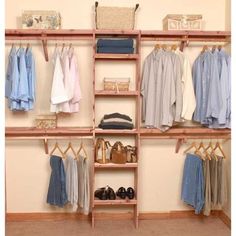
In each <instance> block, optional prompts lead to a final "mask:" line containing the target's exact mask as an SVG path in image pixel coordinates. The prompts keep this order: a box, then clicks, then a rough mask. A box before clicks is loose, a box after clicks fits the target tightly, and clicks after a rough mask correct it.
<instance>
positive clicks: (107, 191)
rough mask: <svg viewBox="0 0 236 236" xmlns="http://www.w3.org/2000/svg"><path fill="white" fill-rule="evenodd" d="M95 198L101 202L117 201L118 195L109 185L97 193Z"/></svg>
mask: <svg viewBox="0 0 236 236" xmlns="http://www.w3.org/2000/svg"><path fill="white" fill-rule="evenodd" d="M94 196H95V197H97V198H99V199H100V200H108V199H109V200H115V199H116V194H115V192H114V190H113V189H112V188H111V187H109V186H108V185H107V186H106V187H103V188H99V189H97V190H96V191H95V193H94Z"/></svg>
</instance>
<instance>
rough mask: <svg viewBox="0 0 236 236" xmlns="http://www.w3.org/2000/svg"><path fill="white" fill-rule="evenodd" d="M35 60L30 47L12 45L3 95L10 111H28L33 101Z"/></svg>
mask: <svg viewBox="0 0 236 236" xmlns="http://www.w3.org/2000/svg"><path fill="white" fill-rule="evenodd" d="M35 85H36V75H35V61H34V56H33V53H32V49H31V48H30V47H29V48H27V49H24V48H23V47H20V48H19V49H18V50H16V48H15V46H13V47H12V49H11V51H10V53H9V57H8V66H7V73H6V83H5V97H6V98H7V99H8V107H9V109H10V110H12V111H29V110H32V109H33V108H34V102H35Z"/></svg>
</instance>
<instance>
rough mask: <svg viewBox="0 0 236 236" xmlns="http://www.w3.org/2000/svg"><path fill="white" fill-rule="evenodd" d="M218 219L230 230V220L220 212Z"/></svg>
mask: <svg viewBox="0 0 236 236" xmlns="http://www.w3.org/2000/svg"><path fill="white" fill-rule="evenodd" d="M219 218H220V219H221V220H222V221H223V222H224V223H225V224H226V225H227V226H228V227H229V228H230V229H231V219H230V218H229V217H228V216H227V215H226V214H225V213H224V212H223V211H221V212H220V215H219Z"/></svg>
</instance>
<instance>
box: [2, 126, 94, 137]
mask: <svg viewBox="0 0 236 236" xmlns="http://www.w3.org/2000/svg"><path fill="white" fill-rule="evenodd" d="M92 131H93V129H92V127H57V128H55V129H47V130H46V129H38V128H35V127H6V128H5V136H6V137H16V136H26V137H27V136H28V137H31V136H40V135H45V136H61V135H64V136H67V135H68V136H78V135H92Z"/></svg>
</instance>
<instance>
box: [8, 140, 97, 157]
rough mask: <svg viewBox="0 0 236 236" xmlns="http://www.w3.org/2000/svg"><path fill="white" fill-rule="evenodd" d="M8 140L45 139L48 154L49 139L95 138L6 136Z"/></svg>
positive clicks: (45, 148)
mask: <svg viewBox="0 0 236 236" xmlns="http://www.w3.org/2000/svg"><path fill="white" fill-rule="evenodd" d="M6 139H7V140H43V144H44V150H45V154H48V153H49V152H48V140H49V139H55V140H59V139H68V140H71V139H73V140H84V139H91V140H92V139H93V137H92V136H31V137H30V136H6Z"/></svg>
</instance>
